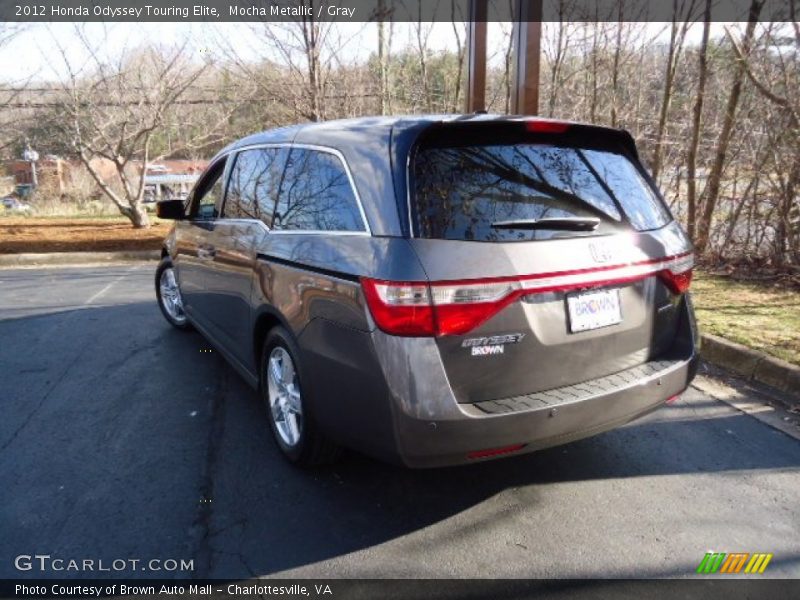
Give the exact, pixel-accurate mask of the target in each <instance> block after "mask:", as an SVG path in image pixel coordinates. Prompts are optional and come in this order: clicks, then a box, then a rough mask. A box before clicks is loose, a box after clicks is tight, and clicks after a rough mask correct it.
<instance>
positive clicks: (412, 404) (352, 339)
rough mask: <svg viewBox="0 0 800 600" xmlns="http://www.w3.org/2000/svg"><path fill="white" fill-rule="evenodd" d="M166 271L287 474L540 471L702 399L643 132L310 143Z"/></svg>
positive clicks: (161, 297) (159, 279)
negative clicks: (383, 466)
mask: <svg viewBox="0 0 800 600" xmlns="http://www.w3.org/2000/svg"><path fill="white" fill-rule="evenodd" d="M158 215H159V216H160V217H161V218H171V219H175V220H176V224H175V227H174V228H173V229H172V231H171V232H170V234H169V235H168V237H167V239H166V240H165V242H164V248H163V250H162V260H161V263H160V264H159V267H158V270H157V272H156V293H157V296H158V302H159V306H160V307H161V310H162V312H163V314H164V316H165V317H166V319H167V321H169V322H170V323H171V324H172V325H174V326H175V327H177V328H179V329H189V328H192V327H193V328H196V329H197V330H198V331H199V332H200V333H202V335H204V336H205V337H206V338H207V339H208V340H209V341H210V342H211V343H212V344H213V345H214V347H215V348H217V349H218V350H219V352H220V353H221V354H223V355H224V356H225V358H226V359H227V360H228V361H229V362H230V364H231V365H232V366H233V367H234V368H235V369H236V370H237V371H238V372H239V373H240V374H241V375H242V377H244V379H245V380H246V381H247V382H248V383H249V384H250V385H251V386H252V387H253V388H255V389H257V390H258V392H259V394H260V396H261V398H262V399H263V402H264V405H265V408H266V414H267V421H268V422H269V425H270V427H271V429H272V431H273V434H274V437H275V440H276V442H277V444H278V446H279V448H280V449H281V451H282V452H283V454H284V455H285V456H286V457H287V458H288V459H289V460H290V461H292V462H294V463H297V464H300V465H312V464H315V463H321V462H326V461H330V460H332V459H334V458H336V457H337V455H338V453H339V449H340V448H342V447H348V448H352V449H355V450H357V451H360V452H363V453H366V454H369V455H372V456H375V457H378V458H381V459H384V460H388V461H394V462H398V463H401V464H405V465H407V466H411V467H433V466H441V465H451V464H458V463H470V462H474V461H480V460H486V459H490V458H495V457H500V456H510V455H516V454H521V453H525V452H531V451H534V450H537V449H540V448H545V447H548V446H553V445H557V444H563V443H566V442H569V441H571V440H576V439H579V438H583V437H586V436H590V435H594V434H596V433H599V432H602V431H606V430H608V429H611V428H613V427H617V426H619V425H622V424H623V423H626V422H628V421H630V420H632V419H635V418H637V417H639V416H641V415H644V414H645V413H648V412H650V411H652V410H654V409H656V408H658V407H659V406H661V405H662V404H664V403H665V402H667V401H669V400H671V399H674V398H675V397H676V396H677V395H678V394H680V393H681V392H682V391H683V390H685V389H686V387H687V386H688V384H689V382H690V381H691V379H692V377H693V376H694V373H695V369H696V362H697V352H696V344H697V340H698V335H697V330H696V325H695V320H694V315H693V311H692V305H691V301H690V298H689V295H688V293H687V290H688V288H689V285H690V282H691V277H692V266H693V255H692V248H691V245H690V243H689V241H688V239H687V237H686V235H685V234H684V232H683V230H682V229H681V227H680V226H679V225H678V223H676V222H675V220H674V219H673V217H672V216H671V214H670V212H669V210H668V208H667V207H666V205H665V203H664V200H663V198H662V197H661V195H660V193H659V191H658V190H657V189H656V187H655V185H654V183H653V181H652V179H651V178H650V176H649V175H648V174H647V172H646V171H645V169H644V168H643V166H642V164H641V162H640V161H639V159H638V156H637V151H636V147H635V145H634V142H633V139H632V138H631V136H630V135H629V134H628V133H626V132H624V131H621V130H616V129H608V128H604V127H597V126H593V125H585V124H578V123H570V122H561V121H552V120H544V119H535V118H526V117H505V116H491V115H469V116H426V117H375V118H361V119H350V120H342V121H331V122H325V123H309V124H303V125H296V126H292V127H285V128H281V129H275V130H272V131H267V132H264V133H259V134H256V135H253V136H250V137H247V138H244V139H242V140H240V141H237V142H235V143H233V144H231V145H230V146H228V147H227V148H225V149H224V150H223V151H221V152H220V153H219V154H218V155H217V156H216V157H215V158H214V159H213V160H212V161H211V163H210V164H209V166H208V169H207V170H206V172H205V173H204V174H203V176H202V177H201V178H200V180H199V181H198V183H197V185H196V187H195V189H194V190H193V192H192V193H191V194H190V196H189V198H188V199H187V200H186V201H181V200H170V201H165V202H161V203H159V205H158Z"/></svg>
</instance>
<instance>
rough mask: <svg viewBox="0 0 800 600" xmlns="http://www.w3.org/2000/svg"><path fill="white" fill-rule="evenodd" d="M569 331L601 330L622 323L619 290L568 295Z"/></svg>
mask: <svg viewBox="0 0 800 600" xmlns="http://www.w3.org/2000/svg"><path fill="white" fill-rule="evenodd" d="M567 309H568V311H569V330H570V331H571V332H572V333H577V332H579V331H588V330H590V329H599V328H600V327H608V326H609V325H616V324H617V323H621V322H622V310H621V309H620V304H619V290H618V289H613V290H601V291H595V292H585V293H582V294H569V295H567Z"/></svg>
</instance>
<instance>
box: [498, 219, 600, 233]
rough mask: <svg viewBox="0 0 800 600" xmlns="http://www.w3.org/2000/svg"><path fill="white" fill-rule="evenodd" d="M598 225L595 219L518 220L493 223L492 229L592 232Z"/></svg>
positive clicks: (598, 220)
mask: <svg viewBox="0 0 800 600" xmlns="http://www.w3.org/2000/svg"><path fill="white" fill-rule="evenodd" d="M598 225H600V219H597V218H595V217H552V218H545V219H519V220H517V221H514V220H512V221H495V222H494V223H492V228H494V229H554V230H555V229H557V230H561V231H594V230H595V229H597V226H598Z"/></svg>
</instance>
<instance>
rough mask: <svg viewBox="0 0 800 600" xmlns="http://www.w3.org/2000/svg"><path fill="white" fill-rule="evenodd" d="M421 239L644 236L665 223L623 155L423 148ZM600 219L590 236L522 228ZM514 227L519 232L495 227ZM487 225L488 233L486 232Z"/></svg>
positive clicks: (417, 174)
mask: <svg viewBox="0 0 800 600" xmlns="http://www.w3.org/2000/svg"><path fill="white" fill-rule="evenodd" d="M413 169H414V171H413V175H414V177H413V179H414V181H413V202H414V209H415V211H416V229H415V230H416V231H417V232H418V235H419V236H420V237H427V238H438V239H458V240H479V241H524V240H534V239H549V238H553V237H575V236H585V235H597V234H604V233H610V232H615V231H619V230H622V229H627V228H630V227H633V228H634V229H635V230H638V231H644V230H649V229H657V228H659V227H663V226H664V225H666V224H667V223H668V222H669V221H670V219H671V217H670V215H669V212H668V211H667V210H666V208H665V207H664V205H663V204H662V202H661V200H660V199H659V198H658V196H657V195H656V193H655V191H654V190H653V189H652V187H651V186H650V184H649V183H648V182H647V181H646V180H645V178H644V177H643V176H642V174H641V173H640V171H639V169H638V168H637V167H636V165H634V163H633V162H631V160H630V159H629V158H628V157H627V156H626V155H625V154H624V153H623V151H622V149H621V148H620V149H616V148H613V147H612V148H595V147H579V146H575V145H557V144H549V143H548V144H531V143H519V144H503V145H479V146H478V145H476V146H457V147H429V148H425V147H423V148H422V149H420V150H419V151H418V152H417V153H416V158H415V161H414V165H413ZM565 218H566V219H570V218H571V219H575V218H587V219H592V218H594V219H599V220H600V223H599V225H598V226H597V227H596V228H595V229H593V230H591V231H575V230H566V231H565V230H564V228H563V227H558V226H557V225H553V226H552V228H550V227H536V228H531V227H525V226H524V223H525V222H527V223H528V224H529V223H530V221H537V220H540V219H565ZM509 221H511V222H512V223H513V222H515V221H521V222H522V223H521V224H520V228H519V229H515V228H513V227H509V226H508V224H507V223H506V225H505V226H503V227H497V226H496V225H497V224H498V223H503V222H509ZM493 224H494V225H495V226H493Z"/></svg>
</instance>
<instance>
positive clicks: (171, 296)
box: [156, 256, 192, 330]
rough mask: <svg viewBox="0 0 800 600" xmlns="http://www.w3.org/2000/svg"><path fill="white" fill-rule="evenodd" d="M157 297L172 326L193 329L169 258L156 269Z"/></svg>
mask: <svg viewBox="0 0 800 600" xmlns="http://www.w3.org/2000/svg"><path fill="white" fill-rule="evenodd" d="M156 297H157V298H158V307H159V308H160V309H161V313H162V314H163V315H164V318H165V319H166V320H167V321H168V322H169V323H170V325H172V326H173V327H176V328H177V329H182V330H188V329H191V328H192V325H191V323H189V319H188V318H187V317H186V313H185V312H184V310H183V297H182V296H181V290H180V287H179V286H178V278H177V276H176V275H175V268H174V267H173V265H172V259H170V257H169V256H165V257H164V258H162V259H161V262H160V263H158V268H157V269H156Z"/></svg>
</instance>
